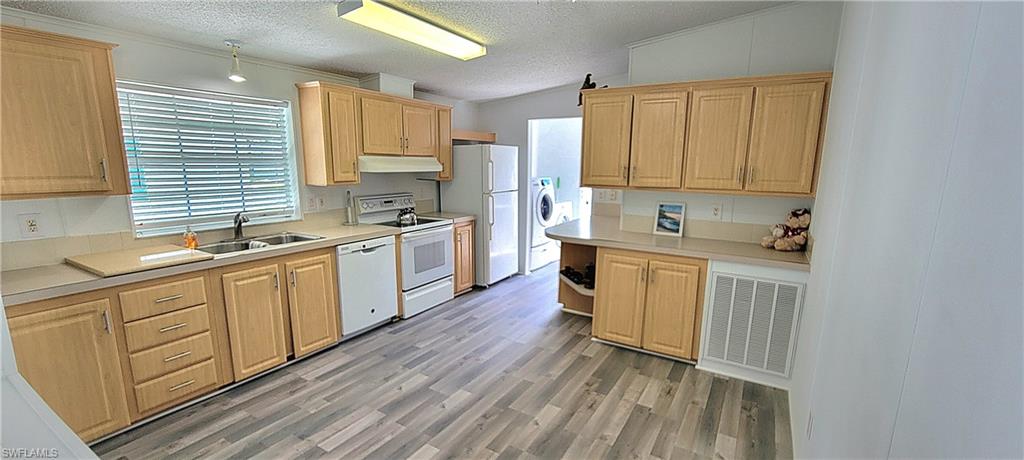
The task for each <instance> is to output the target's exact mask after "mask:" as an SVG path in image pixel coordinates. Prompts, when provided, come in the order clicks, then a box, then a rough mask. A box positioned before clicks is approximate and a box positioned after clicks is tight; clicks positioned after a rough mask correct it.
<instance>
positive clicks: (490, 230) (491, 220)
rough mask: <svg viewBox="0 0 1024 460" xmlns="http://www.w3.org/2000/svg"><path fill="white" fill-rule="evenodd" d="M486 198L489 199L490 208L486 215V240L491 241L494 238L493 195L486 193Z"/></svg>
mask: <svg viewBox="0 0 1024 460" xmlns="http://www.w3.org/2000/svg"><path fill="white" fill-rule="evenodd" d="M487 199H488V200H489V206H490V208H491V209H490V212H489V213H488V214H489V215H488V216H487V220H488V222H487V223H488V226H487V241H491V240H493V239H494V195H488V196H487Z"/></svg>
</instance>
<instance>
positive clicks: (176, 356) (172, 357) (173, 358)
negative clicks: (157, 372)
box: [164, 351, 192, 363]
mask: <svg viewBox="0 0 1024 460" xmlns="http://www.w3.org/2000/svg"><path fill="white" fill-rule="evenodd" d="M191 354H192V352H191V351H184V352H181V353H178V354H176V355H174V356H168V357H166V358H164V362H165V363H169V362H171V361H174V360H176V359H181V358H184V357H186V356H188V355H191Z"/></svg>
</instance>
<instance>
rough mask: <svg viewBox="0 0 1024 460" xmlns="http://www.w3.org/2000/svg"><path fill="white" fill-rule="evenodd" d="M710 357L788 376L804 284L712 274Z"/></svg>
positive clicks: (708, 355) (708, 330)
mask: <svg viewBox="0 0 1024 460" xmlns="http://www.w3.org/2000/svg"><path fill="white" fill-rule="evenodd" d="M712 283H713V284H712V287H711V292H710V293H711V299H710V301H709V302H708V307H709V308H710V309H711V311H709V312H708V318H710V324H708V327H707V334H708V337H707V338H706V348H705V356H704V357H705V358H707V359H715V360H721V361H725V362H728V363H730V364H733V365H737V366H742V367H746V368H751V369H756V370H759V371H762V372H764V371H767V372H770V373H774V374H779V375H783V376H788V374H789V366H790V355H791V353H792V349H793V332H794V328H793V325H794V324H793V323H794V321H795V320H796V318H797V313H798V311H799V304H800V301H801V298H802V291H803V285H801V284H795V283H788V282H782V281H776V280H770V279H759V278H755V277H750V276H740V275H736V274H732V273H713V274H712Z"/></svg>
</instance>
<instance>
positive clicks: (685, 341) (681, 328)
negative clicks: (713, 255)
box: [643, 260, 700, 359]
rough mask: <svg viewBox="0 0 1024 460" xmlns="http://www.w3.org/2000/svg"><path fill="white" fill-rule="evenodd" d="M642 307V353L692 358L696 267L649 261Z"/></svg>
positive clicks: (696, 286) (698, 281)
mask: <svg viewBox="0 0 1024 460" xmlns="http://www.w3.org/2000/svg"><path fill="white" fill-rule="evenodd" d="M648 273H649V275H648V279H647V300H646V302H645V304H644V334H643V337H644V340H643V347H644V349H646V350H650V351H654V352H657V353H664V354H666V355H671V356H677V357H680V358H687V359H693V358H696V354H695V353H694V349H693V342H694V340H693V334H694V329H695V325H696V321H697V301H698V300H697V299H698V295H697V292H698V291H699V290H700V284H699V283H700V267H699V266H697V265H688V264H683V263H671V262H664V261H660V260H652V261H651V262H650V267H649V271H648Z"/></svg>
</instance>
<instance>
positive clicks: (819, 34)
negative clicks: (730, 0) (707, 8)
mask: <svg viewBox="0 0 1024 460" xmlns="http://www.w3.org/2000/svg"><path fill="white" fill-rule="evenodd" d="M842 9H843V5H842V3H838V2H820V3H810V2H808V3H797V4H793V5H787V6H782V7H779V8H772V9H768V10H763V11H759V12H756V13H752V14H749V15H744V16H740V17H738V18H732V19H727V20H725V21H721V22H717V23H714V24H709V25H705V26H701V27H695V28H692V29H686V30H682V31H679V32H675V33H672V34H669V35H665V36H662V37H656V38H652V39H649V40H644V41H642V42H639V43H635V44H633V45H632V46H631V47H630V50H629V82H630V84H634V85H636V84H644V83H662V82H673V81H687V80H705V79H717V78H731V77H744V76H748V75H771V74H780V73H796V72H818V71H828V70H832V61H833V57H834V55H835V54H834V53H835V48H836V36H837V34H838V30H839V18H840V15H841V14H842Z"/></svg>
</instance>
